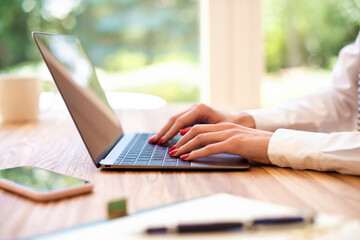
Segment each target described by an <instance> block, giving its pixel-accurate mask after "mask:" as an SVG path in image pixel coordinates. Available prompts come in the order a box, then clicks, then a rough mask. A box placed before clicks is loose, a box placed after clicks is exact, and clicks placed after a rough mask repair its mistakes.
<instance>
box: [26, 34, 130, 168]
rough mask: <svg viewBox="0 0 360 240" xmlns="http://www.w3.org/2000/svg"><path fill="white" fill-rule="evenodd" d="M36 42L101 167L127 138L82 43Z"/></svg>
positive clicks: (49, 37) (63, 38) (64, 38)
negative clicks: (109, 153) (100, 162)
mask: <svg viewBox="0 0 360 240" xmlns="http://www.w3.org/2000/svg"><path fill="white" fill-rule="evenodd" d="M33 37H34V39H35V42H36V44H37V46H38V48H39V50H40V52H41V54H42V56H43V58H44V60H45V62H46V65H47V66H48V68H49V70H50V73H51V75H52V76H53V78H54V81H55V83H56V85H57V87H58V89H59V91H60V93H61V95H62V97H63V99H64V101H65V104H66V106H67V108H68V110H69V112H70V115H71V117H72V118H73V120H74V122H75V125H76V127H77V129H78V131H79V132H80V135H81V137H82V139H83V141H84V142H85V145H86V147H87V149H88V151H89V153H90V155H91V158H92V159H93V161H94V163H95V164H96V165H97V164H98V162H99V161H100V160H101V159H102V158H103V157H104V156H105V155H106V154H107V153H108V152H109V151H110V150H111V148H112V147H113V146H114V144H115V143H116V142H117V141H118V140H119V139H120V137H121V136H122V134H123V131H122V129H121V126H120V123H119V121H118V119H117V117H116V115H115V113H114V112H113V110H112V109H111V108H110V105H109V103H108V101H107V99H106V96H105V93H104V91H103V90H102V88H101V86H100V84H99V82H98V79H97V77H96V74H95V71H94V68H93V66H92V65H91V63H90V60H89V59H88V57H87V55H86V53H85V51H84V49H83V47H82V45H81V43H80V41H79V39H78V38H76V37H74V36H68V35H54V34H45V33H33Z"/></svg>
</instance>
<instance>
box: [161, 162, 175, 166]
mask: <svg viewBox="0 0 360 240" xmlns="http://www.w3.org/2000/svg"><path fill="white" fill-rule="evenodd" d="M163 166H176V162H164V164H163Z"/></svg>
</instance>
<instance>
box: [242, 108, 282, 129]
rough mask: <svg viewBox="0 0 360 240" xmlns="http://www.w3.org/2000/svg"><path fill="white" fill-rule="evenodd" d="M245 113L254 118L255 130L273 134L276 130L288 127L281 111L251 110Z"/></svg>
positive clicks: (270, 109)
mask: <svg viewBox="0 0 360 240" xmlns="http://www.w3.org/2000/svg"><path fill="white" fill-rule="evenodd" d="M245 112H246V113H248V114H250V115H251V116H252V117H253V118H254V121H255V127H256V129H261V130H266V131H271V132H274V131H275V130H277V129H278V128H287V127H288V123H287V119H286V118H285V116H286V114H285V113H284V112H283V111H282V110H281V109H276V108H269V109H253V110H246V111H245Z"/></svg>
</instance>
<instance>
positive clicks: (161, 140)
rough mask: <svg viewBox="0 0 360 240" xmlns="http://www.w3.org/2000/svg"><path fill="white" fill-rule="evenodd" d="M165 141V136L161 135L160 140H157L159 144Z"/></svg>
mask: <svg viewBox="0 0 360 240" xmlns="http://www.w3.org/2000/svg"><path fill="white" fill-rule="evenodd" d="M163 141H164V137H161V138H160V139H159V141H158V142H157V145H160V144H161V143H162V142H163Z"/></svg>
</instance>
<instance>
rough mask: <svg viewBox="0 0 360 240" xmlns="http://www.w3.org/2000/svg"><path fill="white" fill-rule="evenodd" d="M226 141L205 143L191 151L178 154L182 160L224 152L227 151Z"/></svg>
mask: <svg viewBox="0 0 360 240" xmlns="http://www.w3.org/2000/svg"><path fill="white" fill-rule="evenodd" d="M227 145H228V144H227V143H226V141H223V142H218V143H214V144H210V145H207V146H206V147H204V148H201V149H198V150H195V151H193V152H191V153H188V154H184V155H181V156H180V159H182V160H195V159H198V158H202V157H207V156H210V155H215V154H219V153H226V152H227Z"/></svg>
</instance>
